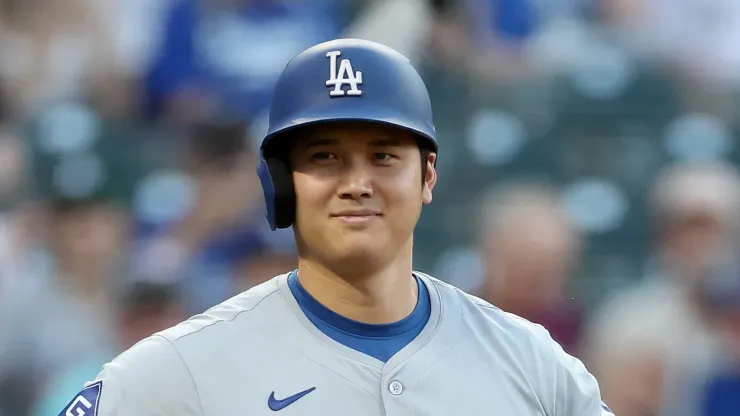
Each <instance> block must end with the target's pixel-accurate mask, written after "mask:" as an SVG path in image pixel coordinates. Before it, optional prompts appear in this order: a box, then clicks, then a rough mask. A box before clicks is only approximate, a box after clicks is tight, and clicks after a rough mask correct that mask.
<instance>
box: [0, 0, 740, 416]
mask: <svg viewBox="0 0 740 416" xmlns="http://www.w3.org/2000/svg"><path fill="white" fill-rule="evenodd" d="M340 36H341V37H361V38H365V39H370V40H375V41H378V42H381V43H384V44H387V45H389V46H392V47H394V48H396V49H397V50H399V51H401V52H402V53H404V54H406V55H407V56H408V57H409V58H410V59H411V60H412V61H413V62H414V63H415V64H416V65H417V66H418V67H419V68H420V70H421V72H422V74H423V76H424V78H425V80H426V81H427V85H428V87H429V89H430V93H431V95H432V99H433V102H434V106H435V109H434V110H435V117H436V119H437V129H438V134H439V136H440V137H439V140H440V157H439V164H438V169H439V175H440V182H439V185H438V190H435V193H436V195H435V202H434V204H432V205H431V206H429V207H428V208H427V209H425V212H424V214H423V216H422V220H421V222H420V224H419V227H418V230H417V233H416V241H417V243H416V245H415V246H416V247H417V252H416V259H415V262H416V264H415V267H416V268H417V269H419V270H423V271H427V272H430V273H432V274H434V275H436V276H438V277H440V278H442V279H443V280H446V281H449V282H451V283H453V284H455V285H458V286H460V287H461V288H463V289H465V290H468V291H471V292H473V293H476V294H478V295H479V296H481V297H482V298H484V299H486V300H488V301H490V302H492V303H493V304H495V305H497V306H499V307H501V308H503V309H505V310H508V311H511V312H514V313H516V314H519V315H521V316H524V317H526V318H527V319H530V320H532V321H534V322H537V323H540V324H542V325H543V326H545V327H546V328H547V329H549V330H550V332H551V334H552V335H553V337H554V338H555V339H556V340H557V341H558V342H560V343H561V345H563V347H564V348H565V349H566V350H567V351H569V352H571V353H572V354H574V355H576V356H578V357H580V358H581V359H582V360H583V361H584V362H585V363H586V365H587V366H588V368H589V369H590V370H591V371H592V372H593V373H594V374H595V375H596V376H597V377H598V379H599V381H600V384H601V388H602V395H603V397H604V399H605V401H606V402H607V403H608V404H609V405H610V407H612V408H613V409H614V410H615V412H616V414H618V415H620V416H663V415H670V416H682V415H685V416H722V415H735V416H737V415H738V414H740V259H739V258H738V256H737V255H736V253H740V251H738V248H739V247H738V242H739V240H738V234H737V231H738V230H737V228H738V226H740V223H739V222H740V174H739V173H738V171H737V167H738V166H739V164H740V146H737V142H738V138H740V128H739V127H740V118H739V117H738V116H739V115H740V112H739V111H738V109H740V107H739V106H738V104H737V103H738V96H739V95H738V93H739V92H740V47H738V46H737V45H738V44H740V2H738V1H736V0H456V1H455V0H0V416H19V415H30V416H42V415H43V416H47V415H56V414H58V412H59V411H60V409H61V408H62V407H63V406H64V405H65V404H66V402H67V400H69V399H70V398H71V397H72V396H73V395H74V394H75V393H76V392H77V391H78V390H79V389H80V387H81V386H82V384H83V383H84V382H85V381H88V380H90V379H92V378H94V377H95V375H96V374H97V372H98V370H99V369H100V366H101V365H102V364H103V363H105V362H107V361H109V360H110V359H112V358H113V357H115V356H116V355H117V354H118V353H119V352H121V351H122V350H124V349H126V348H128V347H129V346H131V345H132V344H133V343H135V342H136V341H138V340H140V339H142V338H144V337H146V336H148V335H150V334H152V333H154V332H156V331H158V330H161V329H164V328H166V327H168V326H171V325H173V324H175V323H177V322H179V321H181V320H183V319H186V318H187V317H189V316H191V315H193V314H195V313H198V312H201V311H203V310H205V309H207V308H208V307H210V306H212V305H214V304H216V303H219V302H221V301H223V300H225V299H227V298H229V297H230V296H233V295H234V294H236V293H239V292H240V291H243V290H246V289H248V288H250V287H252V286H254V285H256V284H258V283H260V282H262V281H264V280H266V279H269V278H271V277H273V276H274V275H276V274H279V273H282V272H285V271H289V270H291V269H292V268H294V267H295V265H296V258H295V248H294V246H293V240H292V238H293V236H292V233H291V231H290V230H284V231H279V232H270V231H269V229H268V228H267V223H266V221H265V220H264V217H263V212H264V208H263V205H262V204H263V200H262V194H261V188H260V185H259V182H258V179H257V177H256V175H255V168H256V165H255V159H256V152H257V148H258V146H259V141H260V139H261V135H262V134H263V132H264V131H265V128H266V127H265V123H266V110H267V109H268V107H269V102H270V94H271V87H272V85H273V83H274V81H275V79H276V77H277V75H278V74H279V72H280V71H281V69H282V68H283V66H284V65H285V64H286V62H287V61H288V60H289V59H290V57H291V56H293V55H294V54H296V53H297V52H299V51H300V50H302V49H304V48H305V47H307V46H310V45H312V44H314V43H318V42H320V41H323V40H328V39H331V38H335V37H340Z"/></svg>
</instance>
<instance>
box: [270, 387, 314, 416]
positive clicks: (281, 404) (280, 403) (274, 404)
mask: <svg viewBox="0 0 740 416" xmlns="http://www.w3.org/2000/svg"><path fill="white" fill-rule="evenodd" d="M314 390H316V387H311V388H310V389H308V390H303V391H302V392H300V393H297V394H294V395H292V396H290V397H286V398H285V399H281V400H278V399H276V398H275V392H274V391H273V392H272V393H270V398H269V399H267V406H269V407H270V410H272V411H273V412H277V411H278V410H283V409H285V408H286V407H288V406H290V405H291V404H293V403H295V402H296V401H297V400H298V399H300V398H301V397H303V396H305V395H307V394H308V393H311V392H312V391H314Z"/></svg>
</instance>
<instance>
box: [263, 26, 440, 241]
mask: <svg viewBox="0 0 740 416" xmlns="http://www.w3.org/2000/svg"><path fill="white" fill-rule="evenodd" d="M342 121H362V122H372V123H381V124H386V125H391V126H395V127H398V128H402V129H405V130H408V131H411V132H413V133H415V134H416V135H417V136H418V137H419V139H420V140H419V142H420V144H421V146H424V147H426V148H428V149H429V150H431V151H433V152H437V140H436V134H435V129H434V123H433V120H432V105H431V102H430V99H429V93H428V92H427V89H426V86H425V85H424V82H423V81H422V79H421V76H420V75H419V73H418V72H417V71H416V69H414V67H413V66H412V65H411V62H410V61H409V60H408V59H407V58H406V57H405V56H403V55H402V54H400V53H398V52H397V51H395V50H393V49H391V48H389V47H387V46H384V45H381V44H378V43H375V42H370V41H367V40H360V39H338V40H333V41H329V42H325V43H321V44H318V45H316V46H313V47H311V48H309V49H306V50H305V51H303V52H301V53H300V54H298V55H297V56H296V57H294V58H293V59H292V60H291V61H290V62H289V63H288V64H287V66H286V67H285V69H284V70H283V72H282V74H281V75H280V78H279V79H278V81H277V83H276V85H275V90H274V92H273V97H272V104H271V107H270V115H269V126H268V130H267V134H266V136H265V138H264V139H263V141H262V146H261V148H260V163H259V167H258V169H257V173H258V174H259V177H260V180H261V181H262V188H263V190H264V193H265V204H266V208H267V221H268V222H269V223H270V228H271V229H273V230H275V229H277V228H288V227H290V226H291V225H292V224H293V220H294V217H295V191H294V189H293V180H292V174H291V172H290V170H289V169H288V166H287V164H286V161H285V158H284V156H285V145H287V143H286V141H285V140H281V138H284V136H285V135H284V133H286V132H288V131H292V130H293V129H295V128H298V127H302V126H307V125H314V124H319V123H322V124H323V123H331V122H342ZM281 142H282V144H281Z"/></svg>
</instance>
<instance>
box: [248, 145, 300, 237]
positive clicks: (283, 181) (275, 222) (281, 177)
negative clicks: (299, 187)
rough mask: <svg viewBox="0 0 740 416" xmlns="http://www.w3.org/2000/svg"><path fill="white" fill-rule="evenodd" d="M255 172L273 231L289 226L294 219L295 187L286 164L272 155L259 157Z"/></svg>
mask: <svg viewBox="0 0 740 416" xmlns="http://www.w3.org/2000/svg"><path fill="white" fill-rule="evenodd" d="M257 174H258V175H259V177H260V181H261V182H262V189H263V191H264V194H265V208H266V211H267V212H266V214H267V222H269V224H270V228H271V229H272V230H273V231H274V230H276V229H278V228H281V229H282V228H290V226H291V225H293V221H294V219H295V207H296V202H295V188H294V186H293V175H292V173H291V171H290V168H289V167H288V165H287V164H286V163H285V162H284V161H282V160H280V159H278V158H274V157H270V158H264V157H263V158H260V164H259V166H258V167H257Z"/></svg>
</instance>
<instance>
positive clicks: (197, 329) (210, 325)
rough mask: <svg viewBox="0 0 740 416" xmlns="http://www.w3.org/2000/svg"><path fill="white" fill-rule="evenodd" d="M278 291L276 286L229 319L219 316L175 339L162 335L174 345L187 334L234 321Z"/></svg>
mask: <svg viewBox="0 0 740 416" xmlns="http://www.w3.org/2000/svg"><path fill="white" fill-rule="evenodd" d="M277 291H278V288H277V287H276V288H275V289H274V290H273V291H271V292H270V293H268V294H266V295H264V296H262V299H260V300H258V301H257V302H255V303H254V305H252V306H251V307H249V308H244V309H242V310H240V311H239V312H237V313H235V314H234V315H233V316H231V317H229V318H228V319H225V318H217V319H214V321H213V322H211V323H209V324H206V325H203V326H201V327H199V328H194V329H193V330H192V331H189V332H187V333H185V334H182V335H180V336H177V337H174V338H173V339H170V338H169V337H167V336H164V335H161V336H162V337H163V338H166V339H167V340H168V341H170V342H171V343H172V344H173V345H174V343H175V342H176V341H180V340H182V339H184V338H185V337H187V336H189V335H193V334H197V333H198V332H200V331H202V330H204V329H206V328H209V327H212V326H214V325H216V324H219V323H221V322H232V321H234V320H236V318H238V317H239V316H240V315H241V314H243V313H244V312H251V311H253V310H254V309H256V308H257V307H258V306H259V305H260V304H261V303H262V302H263V301H264V300H265V299H267V298H269V297H271V296H273V295H274V294H275V292H277ZM206 313H207V311H206Z"/></svg>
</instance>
